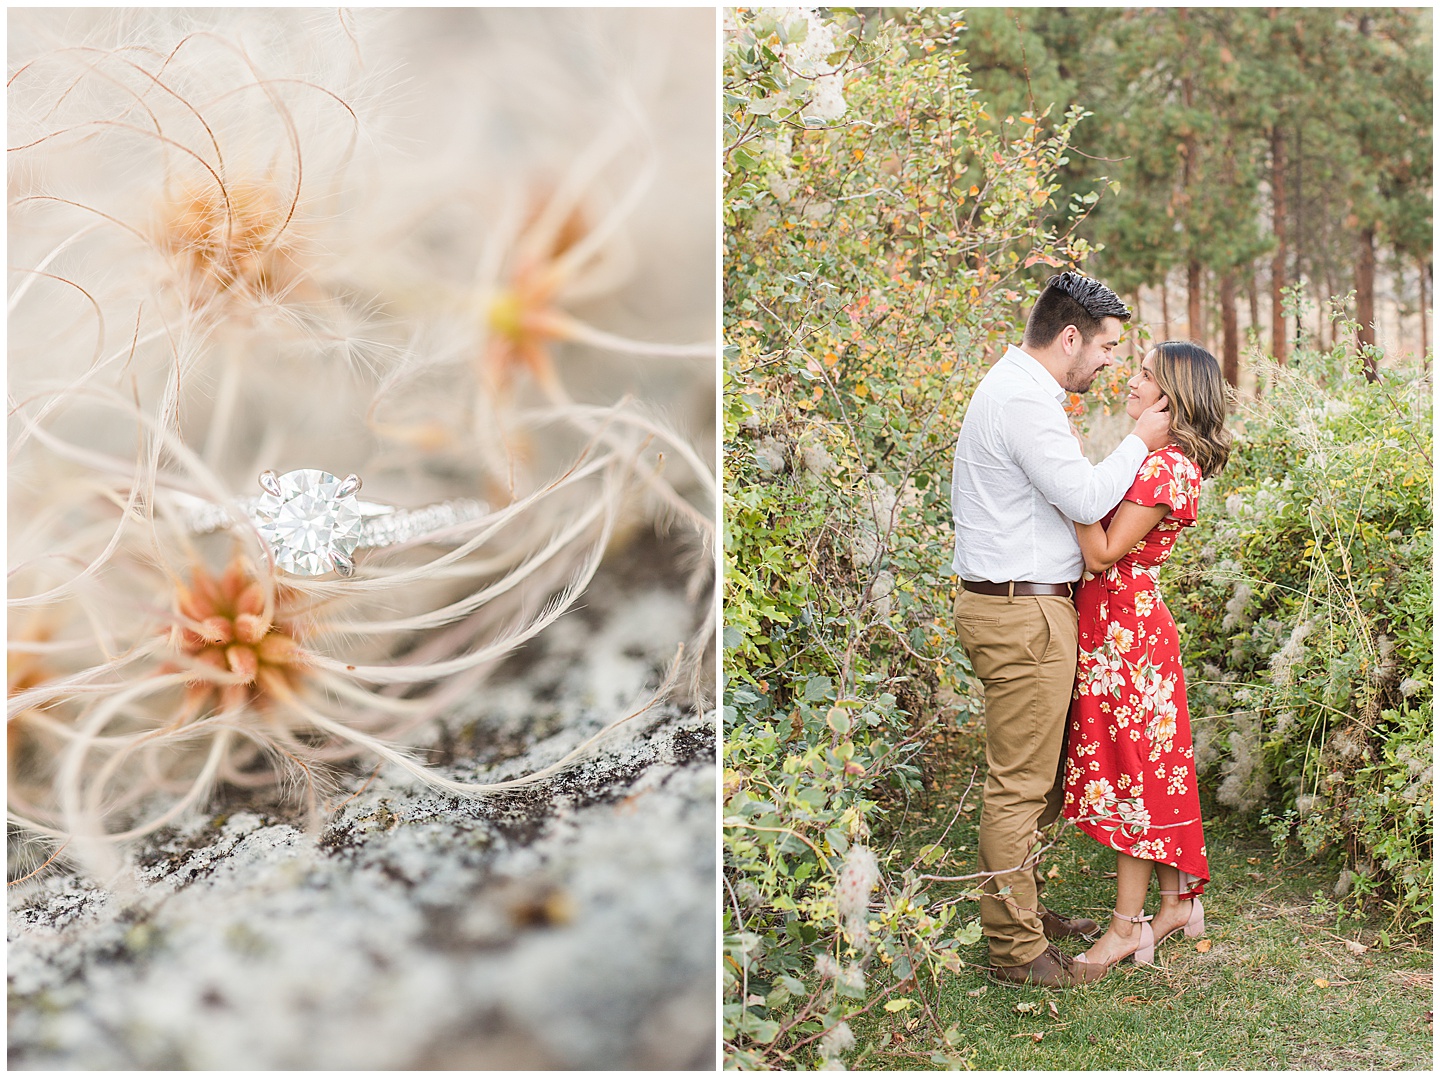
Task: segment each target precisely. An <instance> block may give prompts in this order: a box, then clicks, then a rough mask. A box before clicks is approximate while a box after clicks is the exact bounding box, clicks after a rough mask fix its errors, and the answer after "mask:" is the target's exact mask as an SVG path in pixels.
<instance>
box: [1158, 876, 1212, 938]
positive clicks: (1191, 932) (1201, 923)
mask: <svg viewBox="0 0 1440 1078" xmlns="http://www.w3.org/2000/svg"><path fill="white" fill-rule="evenodd" d="M1160 893H1161V894H1162V895H1176V896H1178V895H1179V894H1180V893H1181V892H1179V891H1166V890H1164V889H1162V890H1161V891H1160ZM1181 928H1184V929H1185V935H1187V936H1190V937H1191V938H1194V937H1195V936H1203V935H1204V934H1205V907H1204V906H1203V905H1201V904H1200V896H1199V895H1196V896H1194V897H1193V898H1192V899H1190V917H1189V919H1188V920H1187V921H1186V922H1185V923H1184V924H1183V925H1176V926H1175V927H1174V928H1172V929H1170V931H1168V932H1166V933H1165V935H1163V936H1161V937H1160V938H1159V939H1157V940H1156V941H1155V946H1157V947H1158V946H1160V944H1162V943H1164V942H1165V941H1166V940H1168V939H1169V938H1170V937H1171V936H1173V935H1175V933H1176V932H1178V931H1180V929H1181Z"/></svg>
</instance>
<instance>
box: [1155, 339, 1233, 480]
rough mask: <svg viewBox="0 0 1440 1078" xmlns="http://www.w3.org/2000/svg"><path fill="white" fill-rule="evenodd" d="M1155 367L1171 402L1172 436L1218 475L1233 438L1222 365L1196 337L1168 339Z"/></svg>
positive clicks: (1203, 472) (1205, 473) (1157, 349)
mask: <svg viewBox="0 0 1440 1078" xmlns="http://www.w3.org/2000/svg"><path fill="white" fill-rule="evenodd" d="M1151 367H1152V369H1153V371H1154V374H1155V384H1156V385H1158V386H1159V387H1160V392H1162V393H1164V394H1165V397H1166V399H1167V400H1168V401H1169V402H1170V437H1171V438H1172V439H1173V440H1174V442H1175V444H1176V445H1178V446H1179V447H1180V449H1181V451H1182V452H1183V453H1184V454H1185V455H1186V456H1187V457H1189V458H1190V459H1191V460H1193V461H1194V462H1195V463H1196V464H1198V465H1199V466H1200V474H1201V475H1202V476H1204V477H1205V478H1206V479H1208V478H1210V477H1211V476H1212V475H1218V474H1219V473H1220V469H1221V468H1223V467H1225V461H1226V460H1228V459H1229V457H1230V441H1231V439H1230V432H1229V431H1227V430H1226V429H1225V411H1226V407H1225V406H1226V398H1227V396H1228V394H1227V393H1226V389H1225V379H1224V378H1222V377H1221V376H1220V364H1219V363H1218V362H1217V361H1216V359H1215V357H1214V356H1212V355H1211V354H1210V353H1209V352H1207V351H1205V349H1203V348H1201V347H1200V346H1199V345H1198V344H1196V343H1194V342H1193V341H1162V342H1161V343H1160V344H1157V345H1156V346H1155V355H1154V359H1153V360H1152V362H1151Z"/></svg>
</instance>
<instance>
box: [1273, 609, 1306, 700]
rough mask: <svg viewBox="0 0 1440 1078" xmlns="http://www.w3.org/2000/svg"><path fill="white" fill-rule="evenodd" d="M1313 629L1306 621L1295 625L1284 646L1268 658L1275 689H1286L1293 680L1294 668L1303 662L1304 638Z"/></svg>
mask: <svg viewBox="0 0 1440 1078" xmlns="http://www.w3.org/2000/svg"><path fill="white" fill-rule="evenodd" d="M1314 628H1315V625H1314V623H1313V622H1311V621H1308V620H1307V621H1301V622H1298V623H1296V625H1295V628H1293V629H1291V630H1290V637H1289V639H1287V640H1286V641H1285V646H1284V647H1283V648H1281V649H1280V650H1279V651H1277V652H1276V653H1275V654H1274V655H1272V656H1270V680H1271V682H1272V683H1273V684H1274V685H1275V687H1276V688H1277V689H1284V688H1287V687H1288V686H1289V685H1290V683H1291V681H1293V680H1294V669H1295V667H1296V666H1298V665H1300V664H1301V663H1302V662H1304V660H1305V638H1306V637H1308V636H1309V635H1310V633H1311V632H1312V631H1313V630H1314Z"/></svg>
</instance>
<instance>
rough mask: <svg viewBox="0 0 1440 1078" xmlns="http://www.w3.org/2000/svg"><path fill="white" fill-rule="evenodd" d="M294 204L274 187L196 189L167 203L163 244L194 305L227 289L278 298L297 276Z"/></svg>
mask: <svg viewBox="0 0 1440 1078" xmlns="http://www.w3.org/2000/svg"><path fill="white" fill-rule="evenodd" d="M292 216H293V207H292V206H291V205H290V204H289V203H288V202H287V201H286V200H284V199H282V198H281V197H280V194H279V192H277V191H276V190H275V189H274V188H272V187H269V186H265V185H262V184H228V185H226V186H225V187H224V188H220V187H218V186H215V185H211V186H208V187H203V188H192V189H189V190H187V191H184V192H182V193H181V194H180V195H179V196H178V197H176V198H174V199H173V200H171V201H169V202H167V203H166V204H164V205H163V206H162V207H161V209H160V215H159V222H158V224H157V229H156V231H157V240H158V243H159V246H160V248H161V249H162V250H163V251H165V253H166V254H168V255H169V256H170V257H171V258H172V259H173V261H174V263H175V266H176V269H177V270H178V272H179V276H180V278H181V280H182V282H183V287H184V289H185V292H186V294H187V297H188V298H189V300H190V302H191V303H192V305H199V304H203V303H205V302H206V301H209V300H211V299H214V298H216V297H217V296H220V295H223V294H225V293H232V294H238V295H241V296H246V297H256V298H259V297H266V296H274V295H277V294H279V293H281V292H284V291H285V290H287V289H288V288H289V287H290V286H291V285H292V284H293V283H294V281H295V279H296V277H297V275H298V265H297V261H296V255H297V251H296V246H295V243H294V240H293V232H292V230H291V229H290V228H289V226H290V224H291V223H292Z"/></svg>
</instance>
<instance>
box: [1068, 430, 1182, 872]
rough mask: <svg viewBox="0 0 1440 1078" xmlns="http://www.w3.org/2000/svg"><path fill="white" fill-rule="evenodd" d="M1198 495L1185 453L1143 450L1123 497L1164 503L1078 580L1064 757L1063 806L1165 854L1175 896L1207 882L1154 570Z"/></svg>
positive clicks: (1135, 851) (1172, 639)
mask: <svg viewBox="0 0 1440 1078" xmlns="http://www.w3.org/2000/svg"><path fill="white" fill-rule="evenodd" d="M1199 496H1200V469H1199V467H1198V466H1197V465H1196V464H1195V462H1194V461H1192V460H1190V458H1189V457H1187V456H1185V455H1184V454H1183V453H1182V452H1180V450H1179V449H1177V448H1176V447H1175V446H1173V445H1167V446H1165V447H1164V448H1163V449H1160V450H1157V451H1156V452H1154V453H1151V454H1150V455H1149V456H1148V457H1146V458H1145V462H1144V463H1143V464H1141V466H1140V471H1139V473H1138V474H1137V475H1136V476H1135V482H1134V483H1133V484H1131V486H1130V489H1129V490H1128V491H1127V492H1126V494H1125V500H1126V501H1131V502H1136V503H1138V504H1140V505H1168V506H1170V515H1169V516H1167V517H1166V518H1165V519H1164V520H1162V521H1161V522H1160V523H1159V524H1157V525H1156V526H1155V528H1154V529H1153V530H1151V532H1150V534H1148V535H1147V536H1145V538H1144V539H1142V540H1141V541H1140V542H1139V543H1137V544H1136V545H1135V547H1134V549H1132V550H1131V551H1130V552H1129V553H1127V554H1126V555H1125V556H1124V557H1123V558H1121V559H1120V560H1119V561H1118V562H1116V563H1115V564H1114V565H1113V566H1111V567H1110V569H1108V570H1107V571H1106V572H1104V573H1101V574H1099V575H1096V574H1093V573H1086V574H1085V578H1084V579H1083V580H1082V581H1081V582H1080V586H1079V588H1078V589H1076V592H1075V607H1076V611H1077V613H1078V614H1079V622H1080V625H1079V628H1080V657H1079V662H1078V665H1077V667H1076V673H1075V692H1074V696H1073V701H1072V703H1071V705H1070V726H1069V731H1068V737H1067V739H1066V740H1067V747H1066V758H1065V807H1064V812H1065V815H1066V816H1067V817H1069V818H1070V819H1073V820H1075V821H1076V823H1077V825H1078V826H1079V827H1080V829H1081V830H1082V831H1084V832H1085V833H1086V834H1087V835H1089V836H1091V837H1092V838H1094V839H1095V840H1096V841H1097V842H1101V843H1103V844H1104V845H1106V846H1110V847H1112V848H1114V849H1116V850H1120V851H1122V852H1124V853H1128V854H1130V855H1131V856H1133V857H1142V858H1145V859H1146V860H1150V861H1158V862H1160V863H1161V864H1166V865H1174V866H1175V867H1176V868H1178V869H1179V870H1180V872H1181V873H1182V876H1181V882H1180V890H1181V892H1182V894H1183V895H1184V896H1191V895H1197V894H1199V893H1200V892H1201V891H1203V890H1204V886H1205V883H1206V882H1207V881H1208V880H1209V879H1210V867H1209V865H1208V863H1207V862H1206V860H1205V833H1204V831H1203V830H1202V829H1201V825H1200V793H1199V790H1198V789H1197V787H1196V782H1195V749H1194V743H1193V742H1192V740H1191V737H1190V710H1189V708H1188V707H1187V705H1186V701H1185V671H1184V669H1183V668H1182V667H1181V664H1180V647H1179V640H1178V639H1177V636H1176V632H1175V621H1174V619H1173V618H1171V617H1170V611H1168V610H1166V609H1165V603H1164V602H1163V601H1162V600H1161V598H1160V590H1159V586H1158V584H1157V580H1158V577H1159V575H1160V566H1161V565H1162V564H1163V563H1164V561H1165V559H1166V558H1168V557H1169V556H1170V551H1171V550H1172V549H1173V548H1174V546H1175V540H1176V538H1178V537H1179V535H1180V532H1181V530H1182V529H1183V528H1187V527H1189V526H1190V525H1191V524H1194V523H1195V503H1196V501H1197V500H1198V498H1199ZM1117 508H1118V507H1117ZM1114 515H1115V512H1114V510H1112V511H1111V512H1110V514H1109V516H1107V517H1106V518H1105V519H1104V521H1103V522H1102V523H1103V524H1104V525H1105V526H1106V527H1107V528H1108V527H1109V526H1110V521H1111V519H1112V518H1113V517H1114Z"/></svg>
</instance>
